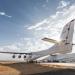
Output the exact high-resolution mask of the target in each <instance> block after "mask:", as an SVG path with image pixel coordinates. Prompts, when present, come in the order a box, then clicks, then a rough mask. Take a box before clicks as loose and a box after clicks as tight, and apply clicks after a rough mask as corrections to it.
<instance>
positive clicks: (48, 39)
mask: <svg viewBox="0 0 75 75" xmlns="http://www.w3.org/2000/svg"><path fill="white" fill-rule="evenodd" d="M42 40H44V41H47V42H51V43H58V42H57V41H56V40H54V39H50V38H46V37H45V38H43V39H42Z"/></svg>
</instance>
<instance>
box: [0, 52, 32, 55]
mask: <svg viewBox="0 0 75 75" xmlns="http://www.w3.org/2000/svg"><path fill="white" fill-rule="evenodd" d="M0 53H8V54H28V55H29V54H31V53H24V52H3V51H0Z"/></svg>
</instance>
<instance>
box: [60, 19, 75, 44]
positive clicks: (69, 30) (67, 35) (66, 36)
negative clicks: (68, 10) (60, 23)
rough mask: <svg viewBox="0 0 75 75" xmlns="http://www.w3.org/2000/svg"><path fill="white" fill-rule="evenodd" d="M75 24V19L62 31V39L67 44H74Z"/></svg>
mask: <svg viewBox="0 0 75 75" xmlns="http://www.w3.org/2000/svg"><path fill="white" fill-rule="evenodd" d="M74 22H75V19H74V20H71V21H70V22H69V23H68V24H66V25H65V26H64V28H63V31H62V34H61V37H60V38H61V40H62V41H65V43H72V39H73V32H74Z"/></svg>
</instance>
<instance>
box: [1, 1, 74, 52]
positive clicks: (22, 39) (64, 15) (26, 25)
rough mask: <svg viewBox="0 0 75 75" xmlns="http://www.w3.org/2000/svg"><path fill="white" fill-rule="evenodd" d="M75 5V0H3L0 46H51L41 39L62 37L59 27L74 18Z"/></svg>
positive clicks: (15, 47)
mask: <svg viewBox="0 0 75 75" xmlns="http://www.w3.org/2000/svg"><path fill="white" fill-rule="evenodd" d="M74 9H75V0H0V48H1V50H11V49H13V50H14V51H15V50H21V49H22V50H23V51H25V50H30V49H31V50H33V49H34V50H35V49H37V50H38V49H44V48H47V47H49V46H50V44H47V43H45V42H43V41H41V40H40V39H41V38H43V37H45V36H47V37H52V38H55V39H59V36H60V33H61V30H60V29H62V28H63V25H64V24H66V22H68V21H69V20H71V19H73V18H74V14H75V11H74ZM60 16H61V17H60ZM63 21H64V22H63ZM57 35H58V37H57ZM36 40H37V41H38V42H37V41H36ZM40 45H41V46H40Z"/></svg>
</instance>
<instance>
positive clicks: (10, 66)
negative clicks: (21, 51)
mask: <svg viewBox="0 0 75 75" xmlns="http://www.w3.org/2000/svg"><path fill="white" fill-rule="evenodd" d="M0 75H75V63H0Z"/></svg>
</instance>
